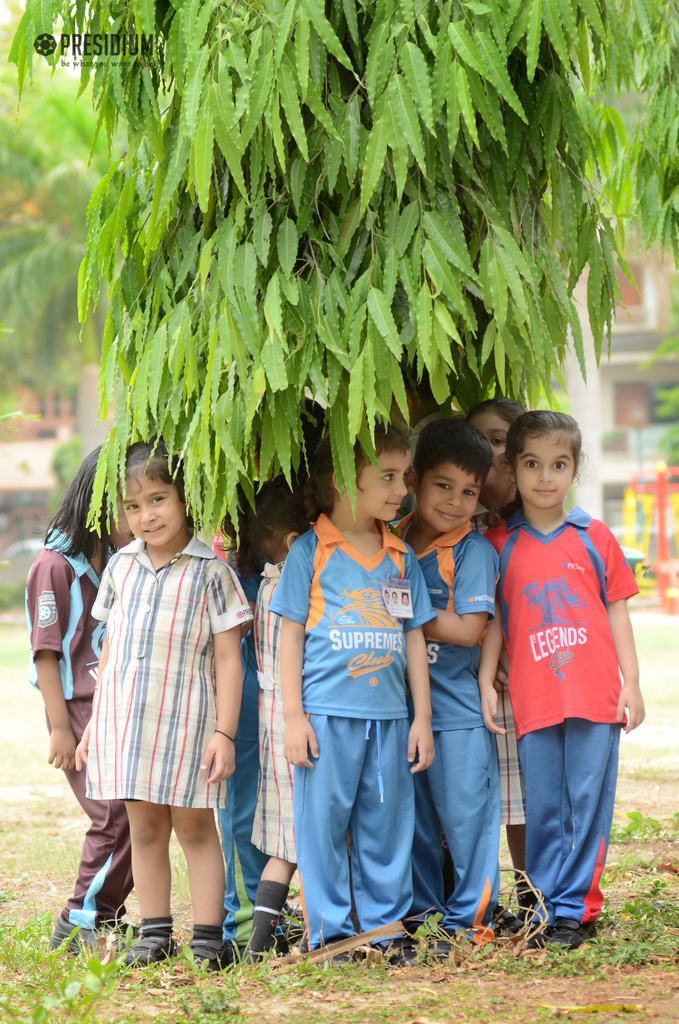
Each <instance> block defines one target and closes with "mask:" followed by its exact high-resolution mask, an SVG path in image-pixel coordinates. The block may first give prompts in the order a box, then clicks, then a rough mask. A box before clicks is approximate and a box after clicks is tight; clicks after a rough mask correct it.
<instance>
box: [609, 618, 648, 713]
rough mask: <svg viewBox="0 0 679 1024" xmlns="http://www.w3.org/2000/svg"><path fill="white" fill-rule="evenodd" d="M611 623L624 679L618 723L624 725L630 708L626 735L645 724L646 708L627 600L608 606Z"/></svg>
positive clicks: (619, 703) (619, 702)
mask: <svg viewBox="0 0 679 1024" xmlns="http://www.w3.org/2000/svg"><path fill="white" fill-rule="evenodd" d="M608 621H609V622H610V624H611V633H612V635H613V645H614V647H615V653H616V656H617V659H618V665H619V666H620V671H621V672H622V680H623V684H622V690H621V691H620V700H619V701H618V721H619V722H622V720H623V718H624V715H625V709H627V725H626V726H625V732H632V729H636V728H637V726H639V725H641V723H642V722H643V720H644V718H645V717H646V709H645V707H644V698H643V697H642V695H641V688H640V686H639V662H638V660H637V650H636V647H635V646H634V633H633V631H632V623H631V622H630V617H629V611H628V608H627V601H626V600H621V601H612V602H611V603H610V604H609V606H608Z"/></svg>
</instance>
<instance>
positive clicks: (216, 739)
mask: <svg viewBox="0 0 679 1024" xmlns="http://www.w3.org/2000/svg"><path fill="white" fill-rule="evenodd" d="M212 650H213V652H214V662H215V685H216V689H217V729H216V730H215V733H214V735H213V737H212V739H211V740H210V742H209V743H208V745H207V747H206V749H205V755H204V757H203V763H202V764H201V766H200V770H201V771H208V770H209V769H212V774H211V775H210V776H209V777H208V780H207V781H208V782H223V781H224V779H228V778H229V776H230V775H233V773H234V770H235V767H236V747H235V739H234V737H235V735H236V729H237V728H238V715H239V714H240V702H241V697H242V695H243V665H242V662H241V657H240V626H234V627H233V628H232V629H226V630H224V632H222V633H213V635H212Z"/></svg>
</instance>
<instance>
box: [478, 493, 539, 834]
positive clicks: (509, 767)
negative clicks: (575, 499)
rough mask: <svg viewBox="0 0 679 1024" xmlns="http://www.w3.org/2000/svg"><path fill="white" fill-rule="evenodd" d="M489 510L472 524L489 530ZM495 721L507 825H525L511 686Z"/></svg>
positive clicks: (502, 697) (503, 661)
mask: <svg viewBox="0 0 679 1024" xmlns="http://www.w3.org/2000/svg"><path fill="white" fill-rule="evenodd" d="M484 515H485V512H477V513H476V515H473V516H472V517H471V520H470V525H471V527H472V529H473V530H476V531H477V533H485V532H486V530H487V529H488V527H487V525H486V524H485V523H484V521H483V517H484ZM500 664H501V665H502V667H503V668H504V670H505V672H506V671H507V670H508V669H509V660H508V658H507V651H506V650H505V648H504V645H503V647H502V654H501V655H500ZM495 724H496V725H499V726H500V727H501V728H502V729H506V730H507V733H506V735H505V736H498V735H496V736H495V739H496V741H497V759H498V768H499V770H500V806H501V812H502V824H503V825H524V824H525V823H526V784H525V782H524V778H523V772H522V771H521V762H520V761H519V745H518V743H517V740H516V726H515V725H514V712H513V711H512V702H511V700H510V699H509V690H507V689H505V690H504V691H503V692H502V693H498V695H497V713H496V715H495Z"/></svg>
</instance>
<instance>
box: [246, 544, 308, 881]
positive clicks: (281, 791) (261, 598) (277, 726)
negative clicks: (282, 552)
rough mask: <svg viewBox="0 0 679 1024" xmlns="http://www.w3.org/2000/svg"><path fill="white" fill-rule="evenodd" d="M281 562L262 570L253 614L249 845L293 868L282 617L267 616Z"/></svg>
mask: <svg viewBox="0 0 679 1024" xmlns="http://www.w3.org/2000/svg"><path fill="white" fill-rule="evenodd" d="M283 565H284V563H283V562H280V563H279V564H278V565H272V564H271V563H270V562H267V564H266V565H265V567H264V572H263V573H262V582H261V585H260V588H259V593H258V594H257V606H256V608H255V625H254V630H255V651H256V653H257V669H258V671H257V679H258V681H259V687H260V689H259V788H258V790H257V809H256V811H255V820H254V824H253V828H252V842H253V844H254V845H255V846H256V847H257V849H259V850H261V851H262V853H265V854H267V855H268V856H269V857H279V858H280V859H281V860H287V861H288V862H289V863H290V864H295V863H296V862H297V854H296V852H295V833H294V829H293V814H292V773H293V768H292V765H291V764H290V763H289V762H288V761H286V759H285V757H284V756H283V732H284V728H285V726H284V722H283V695H282V693H281V671H280V637H281V622H282V619H281V616H280V615H276V614H275V613H274V612H271V611H269V604H270V602H271V598H272V597H273V594H274V591H275V590H276V586H277V584H278V581H279V580H280V578H281V572H282V569H283Z"/></svg>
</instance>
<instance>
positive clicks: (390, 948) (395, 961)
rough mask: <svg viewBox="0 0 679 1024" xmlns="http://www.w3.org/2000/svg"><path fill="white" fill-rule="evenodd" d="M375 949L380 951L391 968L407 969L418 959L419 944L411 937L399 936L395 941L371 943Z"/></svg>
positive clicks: (384, 940)
mask: <svg viewBox="0 0 679 1024" xmlns="http://www.w3.org/2000/svg"><path fill="white" fill-rule="evenodd" d="M371 945H372V947H373V949H379V951H380V953H381V954H382V956H383V957H384V961H385V963H387V964H388V965H389V966H390V967H407V966H408V964H414V963H415V961H416V960H417V959H418V956H419V950H418V948H417V943H416V942H414V941H413V940H412V939H411V938H410V936H409V935H397V936H396V937H395V938H393V939H383V940H382V942H373V943H371Z"/></svg>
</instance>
